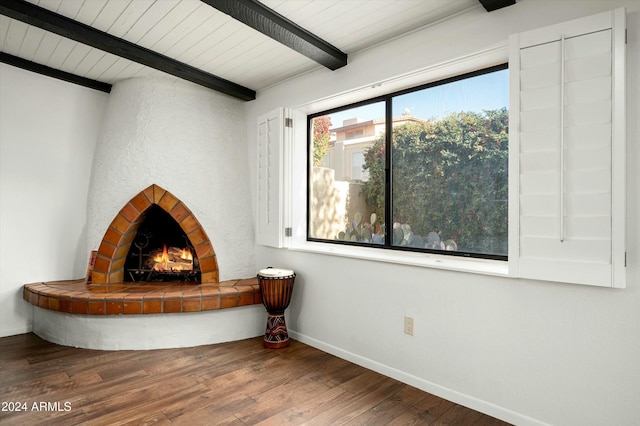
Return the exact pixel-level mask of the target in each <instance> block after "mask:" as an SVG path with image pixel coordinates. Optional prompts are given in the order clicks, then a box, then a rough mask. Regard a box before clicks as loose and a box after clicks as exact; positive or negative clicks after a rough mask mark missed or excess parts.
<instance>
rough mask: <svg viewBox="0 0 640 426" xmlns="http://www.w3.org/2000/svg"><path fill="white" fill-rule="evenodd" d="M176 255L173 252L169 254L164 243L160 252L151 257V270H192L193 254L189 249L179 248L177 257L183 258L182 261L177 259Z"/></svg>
mask: <svg viewBox="0 0 640 426" xmlns="http://www.w3.org/2000/svg"><path fill="white" fill-rule="evenodd" d="M172 250H174V249H172ZM176 257H177V256H176V254H175V252H174V255H173V257H172V256H170V255H169V250H168V249H167V245H166V244H164V245H163V247H162V253H159V254H157V255H156V256H154V257H153V261H154V265H153V270H154V271H162V272H179V271H191V270H193V255H192V254H191V250H189V249H186V248H185V249H182V250H181V253H180V256H179V258H180V259H182V260H183V261H182V262H180V261H178V260H177V259H176ZM185 261H186V262H185Z"/></svg>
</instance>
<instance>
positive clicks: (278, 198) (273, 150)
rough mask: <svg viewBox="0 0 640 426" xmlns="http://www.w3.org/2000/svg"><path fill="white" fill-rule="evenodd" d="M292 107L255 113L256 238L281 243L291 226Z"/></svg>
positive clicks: (258, 240)
mask: <svg viewBox="0 0 640 426" xmlns="http://www.w3.org/2000/svg"><path fill="white" fill-rule="evenodd" d="M292 140H293V128H292V119H291V110H290V109H288V108H278V109H276V110H274V111H271V112H269V113H267V114H264V115H262V116H260V117H258V163H257V166H258V170H257V178H258V183H257V192H258V203H257V204H258V211H257V214H256V222H257V223H256V242H257V243H258V244H261V245H265V246H271V247H283V246H285V243H286V241H287V238H285V229H286V227H288V226H290V224H289V222H290V192H291V191H290V178H289V176H290V172H289V170H290V161H291V143H292Z"/></svg>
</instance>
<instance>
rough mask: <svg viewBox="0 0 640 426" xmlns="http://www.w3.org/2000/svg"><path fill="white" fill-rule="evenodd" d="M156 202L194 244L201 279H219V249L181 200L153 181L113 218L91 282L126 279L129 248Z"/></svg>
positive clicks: (216, 280) (208, 281) (214, 281)
mask: <svg viewBox="0 0 640 426" xmlns="http://www.w3.org/2000/svg"><path fill="white" fill-rule="evenodd" d="M153 204H157V205H158V206H159V207H161V208H162V209H163V210H164V211H166V212H167V213H169V214H170V215H171V217H173V218H174V219H175V221H176V222H177V223H178V224H179V225H180V227H181V228H182V230H183V231H184V233H185V234H186V235H187V237H188V238H189V241H190V242H191V244H192V245H193V247H195V250H196V254H197V256H198V259H199V260H200V271H201V276H202V279H201V281H202V283H217V282H218V281H219V275H218V261H217V259H216V253H215V252H214V250H213V246H212V245H211V242H210V241H209V238H208V237H207V234H206V232H205V231H204V229H203V228H202V225H200V222H198V220H197V219H196V217H195V216H194V215H193V213H191V210H189V209H188V208H187V206H185V205H184V204H183V203H182V201H180V200H179V199H177V198H176V197H175V196H174V195H173V194H171V193H170V192H169V191H166V190H164V189H162V188H161V187H159V186H158V185H151V186H149V187H148V188H147V189H145V190H143V191H142V192H140V193H139V194H138V195H136V196H135V197H133V198H132V199H131V200H130V201H129V202H128V203H127V204H126V205H125V206H124V207H123V208H122V210H120V212H119V213H118V214H117V215H116V217H115V219H113V221H112V222H111V225H109V228H108V229H107V232H106V233H105V235H104V237H103V238H102V242H101V243H100V247H99V248H98V254H97V256H96V260H95V264H94V267H93V274H92V283H94V284H105V283H117V282H122V281H123V279H124V264H125V261H126V258H127V254H128V253H129V248H130V247H131V243H132V242H133V240H134V239H135V237H136V233H137V232H138V228H139V227H140V224H141V223H142V222H143V221H144V219H145V212H146V211H147V209H149V207H151V206H152V205H153Z"/></svg>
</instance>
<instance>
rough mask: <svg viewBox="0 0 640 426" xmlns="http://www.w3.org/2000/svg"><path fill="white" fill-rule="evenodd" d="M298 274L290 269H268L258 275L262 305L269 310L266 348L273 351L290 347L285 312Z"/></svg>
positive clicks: (265, 337) (265, 335) (265, 338)
mask: <svg viewBox="0 0 640 426" xmlns="http://www.w3.org/2000/svg"><path fill="white" fill-rule="evenodd" d="M295 279H296V274H295V273H294V272H293V271H292V270H290V269H280V268H267V269H262V270H260V272H259V273H258V283H259V284H260V293H261V295H262V304H263V305H264V307H265V308H267V329H266V331H265V334H264V342H263V343H264V347H265V348H271V349H278V348H284V347H287V346H289V334H288V333H287V324H286V323H285V321H284V310H285V309H287V307H288V306H289V303H290V302H291V293H292V292H293V282H294V281H295Z"/></svg>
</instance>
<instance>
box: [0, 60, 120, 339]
mask: <svg viewBox="0 0 640 426" xmlns="http://www.w3.org/2000/svg"><path fill="white" fill-rule="evenodd" d="M108 97H109V95H108V94H106V93H102V92H98V91H95V90H92V89H87V88H84V87H80V86H77V85H74V84H70V83H66V82H63V81H60V80H55V79H52V78H49V77H44V76H41V75H38V74H34V73H31V72H28V71H24V70H20V69H18V68H14V67H12V66H8V65H4V64H0V336H8V335H12V334H18V333H24V332H27V331H29V330H30V329H31V307H30V305H28V304H26V303H25V302H24V301H22V286H23V284H25V283H29V282H34V281H43V280H59V279H70V278H78V277H82V276H84V274H85V272H86V262H87V256H88V248H87V246H86V214H87V210H86V201H87V191H88V187H89V178H90V172H91V162H92V160H93V152H94V149H95V144H96V140H97V137H98V132H99V130H100V127H101V125H102V118H103V115H104V110H105V108H106V105H107V100H108Z"/></svg>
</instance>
